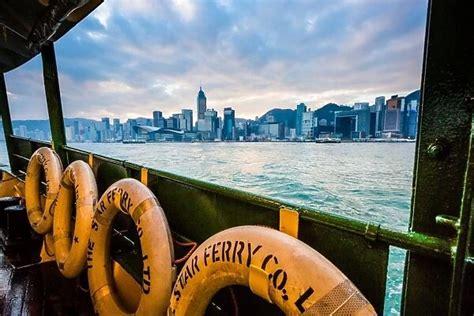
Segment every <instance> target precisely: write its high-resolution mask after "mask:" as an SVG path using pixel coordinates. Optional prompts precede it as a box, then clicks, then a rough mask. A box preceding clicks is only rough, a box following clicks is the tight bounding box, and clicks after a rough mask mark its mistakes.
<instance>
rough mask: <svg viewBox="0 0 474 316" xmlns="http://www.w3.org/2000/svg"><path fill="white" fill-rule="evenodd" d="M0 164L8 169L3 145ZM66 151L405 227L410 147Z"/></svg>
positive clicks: (397, 271)
mask: <svg viewBox="0 0 474 316" xmlns="http://www.w3.org/2000/svg"><path fill="white" fill-rule="evenodd" d="M0 146H1V148H0V163H7V161H8V160H7V156H6V151H5V150H4V143H1V144H0ZM72 146H73V147H77V148H80V149H84V150H87V151H92V152H94V153H98V154H102V155H107V156H110V157H113V158H117V159H121V160H127V161H131V162H135V163H137V164H140V165H145V166H148V167H151V168H155V169H160V170H164V171H168V172H172V173H176V174H179V175H183V176H186V177H190V178H195V179H199V180H204V181H208V182H212V183H216V184H220V185H223V186H228V187H231V188H236V189H239V190H244V191H248V192H252V193H256V194H260V195H264V196H268V197H271V198H274V199H277V200H281V201H287V202H291V203H293V204H296V205H300V206H302V207H306V208H311V209H314V210H317V211H323V212H328V213H334V214H340V215H344V216H348V217H351V218H357V219H360V220H363V221H371V222H377V223H380V224H382V225H383V226H386V227H390V228H393V229H398V230H406V229H407V227H408V220H409V210H410V199H411V190H412V177H413V164H414V153H415V144H414V143H342V144H315V143H275V142H272V143H147V144H107V143H77V144H72ZM404 260H405V253H404V252H403V251H401V250H400V249H391V252H390V264H389V276H388V282H387V293H386V306H385V315H397V314H399V310H400V296H401V290H402V272H403V267H404Z"/></svg>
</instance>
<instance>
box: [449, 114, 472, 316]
mask: <svg viewBox="0 0 474 316" xmlns="http://www.w3.org/2000/svg"><path fill="white" fill-rule="evenodd" d="M469 147H470V151H469V157H468V163H467V168H466V175H465V179H464V192H463V198H462V208H461V215H460V217H459V220H458V221H457V222H456V228H457V229H458V237H457V242H456V253H455V256H454V258H453V259H454V262H453V265H454V267H453V277H452V281H451V298H450V308H449V310H450V314H451V315H453V316H454V315H472V314H473V313H474V307H473V306H472V304H470V303H471V301H470V300H465V301H464V302H463V296H465V295H466V294H469V293H470V292H472V290H473V286H472V285H471V284H469V283H470V282H469V281H468V280H466V277H467V273H466V268H467V267H466V257H467V256H468V252H469V251H468V247H469V242H470V241H469V237H471V238H472V234H469V230H472V226H470V225H471V223H470V221H471V216H472V215H473V205H472V184H473V181H474V170H473V169H474V116H472V118H471V137H470V146H469ZM471 242H472V240H471ZM470 295H472V294H470Z"/></svg>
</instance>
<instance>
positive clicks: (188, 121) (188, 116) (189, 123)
mask: <svg viewBox="0 0 474 316" xmlns="http://www.w3.org/2000/svg"><path fill="white" fill-rule="evenodd" d="M181 114H182V115H183V119H184V122H183V123H184V124H183V125H182V126H181V129H182V130H184V131H185V132H192V130H193V110H188V109H183V110H181Z"/></svg>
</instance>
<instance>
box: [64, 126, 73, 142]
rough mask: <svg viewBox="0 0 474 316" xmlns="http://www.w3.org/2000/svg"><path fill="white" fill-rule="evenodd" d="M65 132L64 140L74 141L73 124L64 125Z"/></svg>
mask: <svg viewBox="0 0 474 316" xmlns="http://www.w3.org/2000/svg"><path fill="white" fill-rule="evenodd" d="M65 132H66V141H68V142H72V141H74V139H75V133H74V125H73V126H70V125H68V126H66V128H65Z"/></svg>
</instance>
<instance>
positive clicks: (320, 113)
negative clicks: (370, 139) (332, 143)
mask: <svg viewBox="0 0 474 316" xmlns="http://www.w3.org/2000/svg"><path fill="white" fill-rule="evenodd" d="M350 109H351V107H350V106H345V105H338V104H336V103H328V104H326V105H324V106H323V107H321V108H319V109H317V110H315V112H316V116H317V117H318V120H322V119H325V120H326V121H327V122H328V124H331V122H333V121H334V112H337V111H346V110H350ZM271 117H273V121H274V122H285V125H286V126H287V127H289V128H294V127H295V126H296V110H292V109H278V108H276V109H272V110H270V111H268V112H267V113H265V114H264V115H262V116H261V117H260V118H259V119H258V122H259V123H265V122H268V121H269V120H271Z"/></svg>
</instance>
